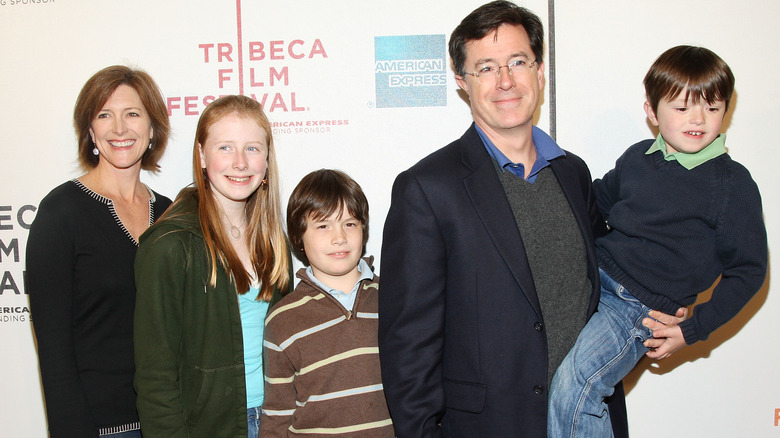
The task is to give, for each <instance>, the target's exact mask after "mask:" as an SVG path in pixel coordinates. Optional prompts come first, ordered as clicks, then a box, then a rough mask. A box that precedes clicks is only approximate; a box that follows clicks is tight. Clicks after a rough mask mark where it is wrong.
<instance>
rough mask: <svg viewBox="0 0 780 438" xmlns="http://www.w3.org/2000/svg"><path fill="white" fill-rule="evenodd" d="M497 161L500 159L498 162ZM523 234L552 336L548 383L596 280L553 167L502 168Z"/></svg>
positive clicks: (579, 325) (570, 343)
mask: <svg viewBox="0 0 780 438" xmlns="http://www.w3.org/2000/svg"><path fill="white" fill-rule="evenodd" d="M494 164H495V162H494ZM496 170H497V172H498V177H499V180H501V184H502V185H503V187H504V192H506V197H507V200H508V201H509V205H510V206H511V208H512V212H513V213H514V216H515V220H516V221H517V227H518V229H519V230H520V236H521V237H522V239H523V245H524V247H525V253H526V255H527V257H528V263H529V265H530V269H531V274H532V276H533V281H534V285H535V287H536V295H537V297H538V299H539V304H540V306H541V309H542V318H543V323H544V328H545V332H546V333H545V334H546V336H547V360H548V368H547V374H548V377H547V379H548V382H547V383H548V386H549V383H550V382H551V381H552V378H553V375H554V374H555V370H557V369H558V365H560V363H561V362H562V361H563V358H564V357H565V356H566V354H567V353H568V352H569V350H570V349H571V347H573V346H574V342H575V341H576V340H577V336H578V335H579V333H580V330H582V328H583V327H584V326H585V322H586V317H587V311H588V310H587V309H588V301H589V298H590V291H591V283H590V280H589V279H588V272H587V260H586V255H585V245H584V243H583V240H582V233H581V232H580V228H579V226H577V222H576V220H575V218H574V214H573V213H572V211H571V207H570V206H569V203H568V201H567V200H566V197H565V196H564V195H563V192H562V191H561V187H560V185H559V184H558V180H557V179H556V178H555V174H554V173H553V171H552V169H550V167H549V166H548V167H546V168H544V169H542V171H541V172H540V173H539V175H538V176H537V179H536V181H535V182H534V183H533V184H531V183H529V182H528V181H526V180H524V179H522V178H520V177H518V176H516V175H514V174H513V173H511V172H502V171H501V170H500V169H498V166H497V165H496Z"/></svg>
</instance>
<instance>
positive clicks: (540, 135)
mask: <svg viewBox="0 0 780 438" xmlns="http://www.w3.org/2000/svg"><path fill="white" fill-rule="evenodd" d="M474 127H475V128H477V134H479V138H480V139H482V143H483V144H484V145H485V149H487V152H488V154H490V156H491V157H493V159H494V160H496V162H497V163H498V166H499V167H500V168H501V171H502V172H505V171H506V170H509V171H511V172H512V173H515V174H518V172H516V171H515V169H521V172H522V171H524V168H523V165H522V164H519V163H514V162H512V161H511V160H510V159H509V158H507V156H506V155H504V153H503V152H501V151H500V150H499V149H498V148H497V147H496V145H494V144H493V142H492V141H490V139H489V138H488V136H487V134H485V132H484V131H483V130H482V129H481V128H480V127H479V126H478V125H477V124H476V123H475V124H474ZM531 138H532V139H533V142H534V148H536V162H535V163H534V165H533V167H532V168H531V172H530V173H529V175H528V180H529V181H531V182H533V180H534V179H535V178H536V174H538V173H539V171H540V170H542V169H544V168H545V167H547V166H548V165H549V164H550V160H553V159H555V158H558V157H561V156H564V155H566V152H564V150H563V149H561V148H560V146H558V144H557V143H555V140H553V139H552V137H550V136H549V135H547V133H546V132H544V131H542V130H541V129H539V128H538V127H536V126H533V127H532V130H531ZM518 176H520V177H521V178H522V177H523V173H520V174H519V175H518Z"/></svg>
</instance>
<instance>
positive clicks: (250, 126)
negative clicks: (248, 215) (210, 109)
mask: <svg viewBox="0 0 780 438" xmlns="http://www.w3.org/2000/svg"><path fill="white" fill-rule="evenodd" d="M198 147H199V150H200V165H201V167H202V168H203V169H205V170H206V175H207V176H208V180H209V182H210V183H211V187H212V189H213V193H214V197H215V198H216V200H217V202H218V203H219V204H220V205H221V206H222V207H223V208H224V207H225V206H227V204H228V203H246V201H247V198H249V197H250V196H251V195H252V194H253V193H254V192H255V191H256V190H257V188H258V187H260V183H261V182H262V181H263V178H264V177H265V174H266V169H267V168H268V143H267V141H266V136H265V130H263V128H261V127H260V125H258V124H257V122H255V121H254V120H252V119H249V118H243V117H240V116H239V115H238V114H236V113H232V114H228V115H226V116H225V117H223V118H221V119H220V120H218V121H217V122H215V123H214V124H213V125H211V126H210V127H209V129H208V136H207V137H206V142H205V144H198Z"/></svg>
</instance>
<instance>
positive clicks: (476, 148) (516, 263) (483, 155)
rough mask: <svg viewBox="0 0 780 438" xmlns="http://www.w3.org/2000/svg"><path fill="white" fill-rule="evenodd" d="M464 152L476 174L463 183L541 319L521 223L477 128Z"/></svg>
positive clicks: (466, 139)
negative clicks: (516, 216)
mask: <svg viewBox="0 0 780 438" xmlns="http://www.w3.org/2000/svg"><path fill="white" fill-rule="evenodd" d="M461 148H462V157H463V163H464V165H466V167H468V168H469V169H471V170H473V172H472V173H471V174H470V175H468V176H467V177H466V178H464V179H463V184H464V187H465V189H466V193H468V196H469V198H470V199H471V202H472V203H473V204H474V208H475V210H476V211H477V215H478V216H479V218H480V220H481V221H482V223H483V224H484V226H485V229H486V230H487V232H488V234H489V235H490V238H491V240H492V243H493V245H494V246H495V248H496V250H497V251H498V252H499V254H500V255H501V257H502V258H503V259H504V261H505V262H506V265H507V267H508V268H509V270H510V272H511V273H512V276H513V277H514V279H515V281H516V282H517V285H518V286H519V287H520V290H521V291H522V292H523V295H525V298H526V300H527V301H528V303H529V304H530V306H531V307H532V308H533V309H534V311H535V312H536V314H537V316H538V317H539V318H541V317H542V311H541V306H540V305H539V299H538V297H537V296H536V288H535V287H534V282H533V279H532V278H531V268H530V266H529V265H528V258H527V257H526V254H525V247H524V246H523V240H522V238H521V237H520V231H519V230H518V228H517V222H516V221H515V217H514V214H513V213H512V209H511V207H510V206H509V201H507V199H506V194H505V193H504V187H503V186H502V185H501V181H499V179H498V175H496V169H495V167H494V165H493V161H492V159H491V158H490V155H488V153H487V151H486V150H485V146H484V144H483V143H482V140H481V139H480V138H479V135H478V134H477V132H476V130H475V128H474V127H473V126H472V127H471V129H469V130H468V131H466V133H465V134H464V135H463V137H461Z"/></svg>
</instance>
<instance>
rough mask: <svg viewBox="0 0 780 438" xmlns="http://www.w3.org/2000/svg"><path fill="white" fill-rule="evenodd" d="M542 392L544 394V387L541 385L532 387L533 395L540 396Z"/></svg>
mask: <svg viewBox="0 0 780 438" xmlns="http://www.w3.org/2000/svg"><path fill="white" fill-rule="evenodd" d="M543 392H544V386H542V385H536V386H534V394H536V395H542V393H543Z"/></svg>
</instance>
